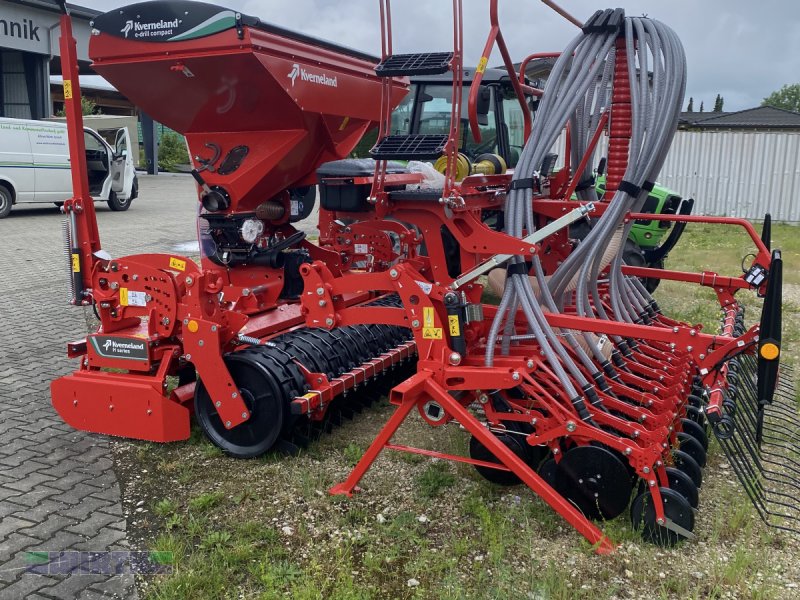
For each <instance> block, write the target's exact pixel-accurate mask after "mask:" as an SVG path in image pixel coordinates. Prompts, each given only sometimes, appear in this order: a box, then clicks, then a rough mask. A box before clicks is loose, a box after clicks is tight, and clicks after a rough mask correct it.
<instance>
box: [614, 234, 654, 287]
mask: <svg viewBox="0 0 800 600" xmlns="http://www.w3.org/2000/svg"><path fill="white" fill-rule="evenodd" d="M622 259H623V260H624V261H625V264H626V265H629V266H631V267H648V268H652V269H663V268H664V261H662V260H659V261H657V262H654V263H651V264H648V263H647V259H646V258H645V256H644V252H643V251H642V249H641V248H640V247H639V245H638V244H636V243H635V242H633V241H632V240H625V246H624V247H623V249H622ZM639 281H641V282H642V285H644V287H645V289H646V290H647V291H648V292H650V293H651V294H652V293H653V292H655V291H656V288H657V287H658V284H659V283H661V280H660V279H657V278H655V277H640V278H639Z"/></svg>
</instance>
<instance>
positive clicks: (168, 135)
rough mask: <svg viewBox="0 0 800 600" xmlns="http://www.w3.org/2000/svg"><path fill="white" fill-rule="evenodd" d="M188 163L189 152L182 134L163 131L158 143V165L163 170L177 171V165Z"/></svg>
mask: <svg viewBox="0 0 800 600" xmlns="http://www.w3.org/2000/svg"><path fill="white" fill-rule="evenodd" d="M187 164H189V152H188V150H187V149H186V140H185V139H184V137H183V136H182V135H178V134H177V133H174V132H172V131H165V132H164V133H163V134H162V136H161V141H160V142H159V143H158V166H159V168H161V169H163V170H165V171H177V170H178V169H177V167H178V165H187Z"/></svg>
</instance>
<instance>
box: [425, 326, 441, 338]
mask: <svg viewBox="0 0 800 600" xmlns="http://www.w3.org/2000/svg"><path fill="white" fill-rule="evenodd" d="M422 339H423V340H440V339H442V328H441V327H423V328H422Z"/></svg>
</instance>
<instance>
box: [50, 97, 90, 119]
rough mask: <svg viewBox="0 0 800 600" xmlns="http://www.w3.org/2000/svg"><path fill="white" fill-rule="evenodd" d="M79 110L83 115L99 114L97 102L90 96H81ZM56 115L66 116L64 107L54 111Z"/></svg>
mask: <svg viewBox="0 0 800 600" xmlns="http://www.w3.org/2000/svg"><path fill="white" fill-rule="evenodd" d="M81 112H82V113H83V116H84V117H85V116H87V115H99V114H100V109H98V108H97V103H96V102H95V101H94V100H92V99H91V98H87V97H86V96H81ZM56 116H57V117H66V116H67V112H66V110H65V109H63V108H62V109H61V110H59V111H58V112H57V113H56Z"/></svg>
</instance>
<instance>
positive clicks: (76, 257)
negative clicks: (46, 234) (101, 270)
mask: <svg viewBox="0 0 800 600" xmlns="http://www.w3.org/2000/svg"><path fill="white" fill-rule="evenodd" d="M72 272H73V273H80V272H81V255H80V254H78V253H77V252H76V253H74V254H73V255H72Z"/></svg>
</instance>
